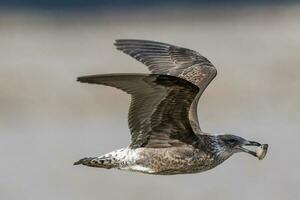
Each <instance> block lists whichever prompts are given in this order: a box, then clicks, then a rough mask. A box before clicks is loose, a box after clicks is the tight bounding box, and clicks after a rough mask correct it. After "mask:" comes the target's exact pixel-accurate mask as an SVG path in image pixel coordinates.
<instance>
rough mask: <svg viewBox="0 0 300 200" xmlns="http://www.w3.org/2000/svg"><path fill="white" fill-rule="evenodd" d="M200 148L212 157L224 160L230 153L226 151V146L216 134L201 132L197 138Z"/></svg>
mask: <svg viewBox="0 0 300 200" xmlns="http://www.w3.org/2000/svg"><path fill="white" fill-rule="evenodd" d="M199 140H200V142H199V144H200V145H201V149H204V150H205V151H206V152H207V153H209V154H211V155H212V156H213V157H217V158H219V159H220V160H226V159H227V158H229V157H230V156H231V155H232V153H230V152H228V150H227V148H226V146H225V145H224V143H223V142H222V141H220V139H219V138H218V136H217V135H210V134H203V135H200V138H199Z"/></svg>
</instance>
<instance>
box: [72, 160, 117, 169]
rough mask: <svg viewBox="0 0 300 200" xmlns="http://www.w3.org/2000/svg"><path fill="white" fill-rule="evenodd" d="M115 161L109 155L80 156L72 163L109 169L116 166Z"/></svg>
mask: <svg viewBox="0 0 300 200" xmlns="http://www.w3.org/2000/svg"><path fill="white" fill-rule="evenodd" d="M116 164H117V163H116V162H114V159H113V158H111V157H88V158H82V159H80V160H78V161H77V162H75V163H74V165H86V166H89V167H99V168H106V169H110V168H113V167H116Z"/></svg>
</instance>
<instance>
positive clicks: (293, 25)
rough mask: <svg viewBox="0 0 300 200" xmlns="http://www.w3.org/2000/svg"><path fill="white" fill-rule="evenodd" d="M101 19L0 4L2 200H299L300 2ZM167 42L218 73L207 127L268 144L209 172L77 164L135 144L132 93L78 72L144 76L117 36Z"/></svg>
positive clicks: (203, 116)
mask: <svg viewBox="0 0 300 200" xmlns="http://www.w3.org/2000/svg"><path fill="white" fill-rule="evenodd" d="M142 8H143V9H141V8H139V9H134V8H128V9H119V8H118V9H116V10H114V9H108V10H106V9H102V10H101V11H99V12H97V9H96V10H93V11H85V12H78V10H76V11H65V10H62V11H59V12H58V10H56V11H55V12H52V11H49V10H43V9H27V8H26V9H20V8H13V9H12V8H9V9H8V8H5V7H2V8H1V12H0V74H1V78H0V158H1V161H0V199H3V200H15V199H23V200H27V199H28V200H29V199H30V200H32V199H45V200H47V199H72V200H76V199H91V200H94V199H131V200H134V199H171V198H172V199H174V200H175V199H192V198H194V199H222V200H224V199H245V200H247V199H249V200H250V199H272V200H281V199H290V200H295V199H299V198H300V192H299V188H300V173H299V167H300V155H299V150H300V147H299V139H300V135H299V128H300V123H299V119H300V118H299V97H300V94H299V89H300V79H299V73H300V68H299V64H300V58H299V52H300V26H299V20H300V5H299V4H295V3H294V4H281V5H264V6H255V5H251V6H250V5H249V6H224V5H221V6H218V5H216V6H201V5H197V6H193V4H191V5H189V6H175V7H172V6H171V5H170V6H168V5H167V6H164V7H163V8H159V7H155V8H147V7H142ZM118 38H137V39H150V40H157V41H162V42H168V43H171V44H176V45H179V46H184V47H188V48H191V49H194V50H197V51H199V52H200V53H202V54H203V55H205V56H206V57H207V58H209V59H210V60H211V62H212V63H214V64H215V66H216V67H217V69H218V76H217V77H216V78H215V80H214V81H213V82H212V83H211V85H210V86H209V87H208V88H207V90H206V91H205V93H204V94H203V97H202V98H201V100H200V103H199V107H198V112H199V117H200V124H201V127H202V129H203V130H204V131H207V132H212V133H231V134H237V135H240V136H242V137H245V138H247V139H251V140H257V141H260V142H262V143H269V145H270V148H269V153H268V155H267V157H266V158H265V160H263V161H258V160H257V159H255V158H254V157H251V156H249V155H246V154H238V155H235V156H233V157H232V158H230V159H229V160H228V161H226V162H225V163H223V164H222V165H221V166H219V167H217V168H215V169H213V170H210V171H208V172H205V173H201V174H192V175H177V176H151V175H144V174H138V173H131V172H124V171H117V170H104V169H94V168H86V167H82V166H76V167H75V166H73V165H72V164H73V162H74V161H76V160H78V159H80V158H82V157H85V156H97V155H101V154H103V153H106V152H109V151H111V150H114V149H117V148H121V147H124V146H126V145H127V144H128V143H129V140H130V138H129V130H128V128H127V110H128V105H129V96H127V95H126V94H124V93H122V92H120V91H118V90H114V89H111V88H108V87H104V86H94V85H87V84H80V83H78V82H76V77H77V76H80V75H87V74H102V73H120V72H126V73H130V72H133V73H137V72H141V73H145V72H147V69H146V67H144V66H143V65H142V64H140V63H138V62H136V61H135V60H134V59H132V58H130V57H128V56H127V55H125V54H122V53H121V52H118V51H117V50H115V48H114V46H113V45H112V44H113V41H114V39H118Z"/></svg>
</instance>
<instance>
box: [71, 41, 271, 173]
mask: <svg viewBox="0 0 300 200" xmlns="http://www.w3.org/2000/svg"><path fill="white" fill-rule="evenodd" d="M115 45H116V47H117V49H119V50H121V51H123V52H124V53H126V54H128V55H130V56H132V57H134V58H136V59H137V60H139V61H140V62H142V63H144V64H145V65H146V66H148V68H149V70H150V71H151V72H152V73H153V74H106V75H91V76H83V77H79V78H78V81H80V82H85V83H92V84H102V85H107V86H111V87H115V88H118V89H121V90H123V91H125V92H126V93H128V94H130V95H131V105H130V109H129V114H128V124H129V128H130V131H131V144H130V145H129V147H127V148H123V149H119V150H116V151H112V152H110V153H108V154H105V155H103V156H100V157H90V158H83V159H81V160H79V161H77V162H75V163H74V164H75V165H77V164H83V165H87V166H91V167H100V168H107V169H110V168H118V169H125V170H131V171H138V172H143V173H149V174H161V175H171V174H184V173H196V172H202V171H206V170H209V169H212V168H214V167H216V166H217V165H219V164H220V163H222V162H223V161H225V160H226V159H227V158H229V157H230V156H231V155H233V154H234V153H237V152H242V151H244V152H247V153H249V154H252V155H254V156H257V155H256V153H255V152H253V151H250V150H247V149H246V148H244V147H243V146H247V145H250V146H261V145H260V144H259V143H257V142H252V141H247V140H245V139H243V138H241V137H238V136H234V135H209V134H206V133H204V132H203V131H201V129H200V126H199V123H198V117H197V104H198V100H199V98H200V96H201V94H202V93H203V91H204V90H205V88H206V87H207V86H208V84H209V83H210V82H211V81H212V79H213V78H214V77H215V76H216V74H217V70H216V68H215V67H214V66H213V65H212V64H211V62H210V61H208V60H207V59H206V58H205V57H203V56H201V55H200V54H199V53H197V52H195V51H193V50H189V49H185V48H181V47H177V46H174V45H169V44H165V43H160V42H153V41H145V40H117V41H116V43H115ZM265 147H266V146H265ZM264 153H266V149H265V152H264Z"/></svg>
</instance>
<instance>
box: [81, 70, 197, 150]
mask: <svg viewBox="0 0 300 200" xmlns="http://www.w3.org/2000/svg"><path fill="white" fill-rule="evenodd" d="M78 81H80V82H85V83H94V84H102V85H107V86H112V87H115V88H118V89H121V90H123V91H125V92H127V93H128V94H130V95H131V105H130V109H129V114H128V115H129V116H128V123H129V128H130V130H131V140H132V143H131V145H130V146H131V147H132V148H137V147H152V148H164V147H171V146H179V145H183V144H192V143H193V142H195V141H197V136H196V135H195V134H194V132H193V130H192V127H191V124H190V122H189V119H188V112H189V109H190V106H191V104H192V102H193V100H194V98H195V96H196V95H197V93H198V91H199V89H198V87H197V86H195V85H193V84H191V83H190V82H188V81H186V80H183V79H180V78H177V77H174V76H169V75H157V74H105V75H92V76H84V77H79V78H78Z"/></svg>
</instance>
